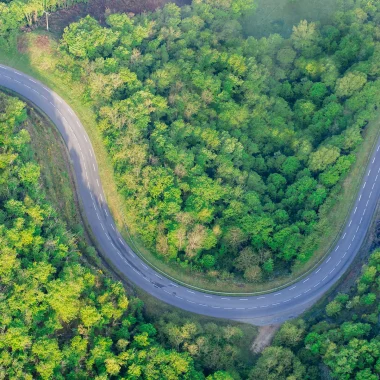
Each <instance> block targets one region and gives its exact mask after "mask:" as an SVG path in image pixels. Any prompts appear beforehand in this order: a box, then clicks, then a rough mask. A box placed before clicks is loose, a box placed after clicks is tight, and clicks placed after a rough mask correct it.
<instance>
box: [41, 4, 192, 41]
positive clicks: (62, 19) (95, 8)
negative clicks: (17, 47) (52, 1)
mask: <svg viewBox="0 0 380 380" xmlns="http://www.w3.org/2000/svg"><path fill="white" fill-rule="evenodd" d="M169 2H174V3H176V4H177V5H179V6H182V5H185V4H190V3H191V0H90V1H89V2H88V3H78V4H75V5H74V6H72V7H70V8H66V9H61V10H59V11H57V12H54V13H51V14H50V16H49V30H50V31H51V32H53V33H55V34H58V35H61V34H62V33H63V30H64V28H65V27H66V26H67V25H69V24H71V23H72V22H76V21H78V20H79V19H81V18H82V17H85V16H87V15H90V16H92V17H94V18H95V19H97V20H98V21H99V22H100V23H101V24H105V19H106V17H107V15H108V14H111V13H142V12H149V11H154V10H155V9H157V8H159V7H162V6H164V5H165V4H166V3H169ZM37 25H38V26H39V27H41V28H44V29H46V19H45V17H41V18H40V20H39V21H38V23H37Z"/></svg>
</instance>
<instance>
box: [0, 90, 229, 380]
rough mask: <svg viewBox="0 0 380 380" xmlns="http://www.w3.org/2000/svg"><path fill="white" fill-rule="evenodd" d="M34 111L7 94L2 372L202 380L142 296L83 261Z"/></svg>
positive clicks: (0, 219) (2, 105)
mask: <svg viewBox="0 0 380 380" xmlns="http://www.w3.org/2000/svg"><path fill="white" fill-rule="evenodd" d="M26 117H27V115H26V110H25V104H24V103H22V102H21V101H20V100H18V99H16V98H12V97H8V96H6V95H4V94H3V93H0V288H1V292H0V316H1V318H0V377H1V378H7V379H35V378H39V379H51V378H54V379H76V380H77V379H89V378H91V379H107V378H110V377H112V378H128V379H157V380H161V379H171V380H176V379H188V380H194V379H204V375H203V374H202V373H201V372H198V371H196V370H195V368H194V363H193V360H192V358H191V357H190V355H189V354H188V353H183V354H181V353H178V352H176V351H174V350H168V349H165V348H163V347H162V346H161V345H160V344H159V343H158V342H157V340H156V334H157V330H156V329H155V328H154V326H153V325H152V324H150V323H147V322H145V321H144V318H143V316H142V306H143V305H142V302H141V301H140V300H139V299H137V298H129V299H128V298H127V297H126V295H125V290H124V288H123V286H122V284H121V283H117V282H114V281H112V280H110V279H109V278H107V277H106V276H104V275H102V274H101V272H100V271H95V270H93V269H90V268H89V267H87V266H84V265H83V264H82V263H81V260H80V256H81V252H80V251H79V249H78V246H77V244H76V240H77V239H76V237H75V236H74V235H73V234H72V233H71V232H69V231H68V230H67V229H66V227H65V226H64V224H63V223H62V222H61V221H60V219H59V216H58V215H57V213H56V211H55V210H54V209H53V208H52V207H51V205H49V204H48V203H47V201H46V200H45V199H44V195H43V189H41V187H40V184H39V174H40V170H39V167H38V165H37V164H36V163H35V162H33V161H31V150H30V145H29V134H28V132H27V131H26V130H25V129H23V128H22V122H23V121H24V120H25V119H26ZM87 249H89V248H87ZM220 374H221V376H222V375H223V376H225V379H227V380H228V379H231V378H230V377H229V376H228V375H227V374H225V373H223V372H222V373H220Z"/></svg>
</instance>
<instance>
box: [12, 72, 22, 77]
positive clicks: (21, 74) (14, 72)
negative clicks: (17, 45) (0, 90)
mask: <svg viewBox="0 0 380 380" xmlns="http://www.w3.org/2000/svg"><path fill="white" fill-rule="evenodd" d="M13 72H14V73H15V74H17V75H20V76H22V74H20V73H18V72H17V71H13Z"/></svg>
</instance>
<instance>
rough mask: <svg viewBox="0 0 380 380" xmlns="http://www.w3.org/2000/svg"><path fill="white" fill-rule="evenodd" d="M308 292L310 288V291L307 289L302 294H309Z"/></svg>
mask: <svg viewBox="0 0 380 380" xmlns="http://www.w3.org/2000/svg"><path fill="white" fill-rule="evenodd" d="M310 290H311V288H310V289H307V290H306V291H305V292H303V294H306V293H309V292H310Z"/></svg>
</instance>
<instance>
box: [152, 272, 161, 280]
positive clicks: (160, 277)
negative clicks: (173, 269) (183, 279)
mask: <svg viewBox="0 0 380 380" xmlns="http://www.w3.org/2000/svg"><path fill="white" fill-rule="evenodd" d="M154 275H155V276H156V277H158V278H159V279H160V280H162V277H161V276H159V275H158V274H157V273H155V274H154Z"/></svg>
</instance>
